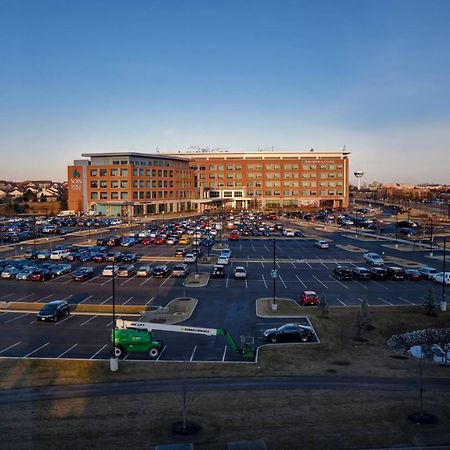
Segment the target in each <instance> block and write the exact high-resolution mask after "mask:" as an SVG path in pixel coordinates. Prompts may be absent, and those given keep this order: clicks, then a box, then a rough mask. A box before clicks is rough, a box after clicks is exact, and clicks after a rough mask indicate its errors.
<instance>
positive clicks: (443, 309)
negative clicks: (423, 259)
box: [441, 236, 447, 311]
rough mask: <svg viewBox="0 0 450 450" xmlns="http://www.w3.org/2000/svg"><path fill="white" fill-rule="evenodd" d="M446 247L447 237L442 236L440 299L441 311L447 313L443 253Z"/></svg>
mask: <svg viewBox="0 0 450 450" xmlns="http://www.w3.org/2000/svg"><path fill="white" fill-rule="evenodd" d="M446 246H447V237H445V236H444V254H443V255H442V298H441V311H447V301H446V299H445V256H446V255H445V253H446V248H445V247H446Z"/></svg>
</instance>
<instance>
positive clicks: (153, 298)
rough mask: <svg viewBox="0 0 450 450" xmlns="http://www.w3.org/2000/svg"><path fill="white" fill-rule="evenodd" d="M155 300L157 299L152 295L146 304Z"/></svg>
mask: <svg viewBox="0 0 450 450" xmlns="http://www.w3.org/2000/svg"><path fill="white" fill-rule="evenodd" d="M153 300H155V297H152V298H151V299H150V300H149V301H148V302H147V303H146V304H145V306H147V305H148V304H149V303H151V302H152V301H153Z"/></svg>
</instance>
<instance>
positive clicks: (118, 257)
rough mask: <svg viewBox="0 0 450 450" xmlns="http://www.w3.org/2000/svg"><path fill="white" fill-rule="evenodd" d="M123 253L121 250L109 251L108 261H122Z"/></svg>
mask: <svg viewBox="0 0 450 450" xmlns="http://www.w3.org/2000/svg"><path fill="white" fill-rule="evenodd" d="M122 256H123V255H122V253H120V252H108V253H107V254H106V261H110V262H113V261H114V262H119V261H122Z"/></svg>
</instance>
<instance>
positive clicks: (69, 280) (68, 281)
mask: <svg viewBox="0 0 450 450" xmlns="http://www.w3.org/2000/svg"><path fill="white" fill-rule="evenodd" d="M71 281H72V278H69V279H68V280H67V281H64V282H63V283H62V284H67V283H70V282H71Z"/></svg>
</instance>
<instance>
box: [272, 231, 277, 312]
mask: <svg viewBox="0 0 450 450" xmlns="http://www.w3.org/2000/svg"><path fill="white" fill-rule="evenodd" d="M277 276H278V273H277V268H276V241H275V239H273V270H272V280H273V301H272V310H273V311H276V310H277V309H278V305H277V297H276V281H277Z"/></svg>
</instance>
